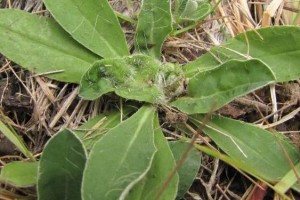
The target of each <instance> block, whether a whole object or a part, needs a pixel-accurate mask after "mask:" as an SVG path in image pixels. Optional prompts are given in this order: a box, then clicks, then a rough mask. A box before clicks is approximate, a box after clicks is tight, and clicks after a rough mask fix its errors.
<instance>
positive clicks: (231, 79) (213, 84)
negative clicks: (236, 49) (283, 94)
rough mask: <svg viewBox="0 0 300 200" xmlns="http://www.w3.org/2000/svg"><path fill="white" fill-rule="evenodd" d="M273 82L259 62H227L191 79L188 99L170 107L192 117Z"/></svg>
mask: <svg viewBox="0 0 300 200" xmlns="http://www.w3.org/2000/svg"><path fill="white" fill-rule="evenodd" d="M274 80H275V77H274V75H273V73H272V72H271V71H270V69H269V68H268V67H267V66H266V65H265V64H264V63H262V62H261V61H259V60H255V59H252V60H247V61H239V60H230V61H228V62H226V63H224V64H222V65H220V66H218V67H216V68H214V69H210V70H208V71H202V72H201V73H196V74H195V75H194V76H193V77H191V79H190V81H189V83H188V87H187V95H186V96H183V97H179V98H178V99H177V100H176V101H174V102H172V103H171V105H172V106H175V107H177V108H178V109H179V110H181V111H183V112H186V113H189V114H192V113H207V112H209V111H210V110H211V108H212V107H213V108H214V109H218V108H220V107H222V106H223V105H225V104H226V103H228V102H230V101H232V100H233V99H235V98H236V97H238V96H242V95H245V94H247V93H249V92H251V91H254V90H255V89H258V88H260V87H263V86H265V85H267V84H269V83H271V82H273V81H274Z"/></svg>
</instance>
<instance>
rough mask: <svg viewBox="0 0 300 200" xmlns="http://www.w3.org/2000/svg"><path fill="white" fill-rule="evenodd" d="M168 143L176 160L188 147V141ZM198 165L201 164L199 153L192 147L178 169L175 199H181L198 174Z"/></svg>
mask: <svg viewBox="0 0 300 200" xmlns="http://www.w3.org/2000/svg"><path fill="white" fill-rule="evenodd" d="M169 145H170V148H171V150H172V153H173V155H174V157H175V160H176V161H177V162H178V160H179V159H180V158H181V156H182V154H183V153H184V151H185V150H186V149H187V148H188V146H189V143H186V142H182V141H176V142H169ZM200 165H201V154H200V152H199V151H198V150H197V149H195V148H192V149H191V151H190V152H189V154H188V156H187V157H186V160H185V162H184V163H183V165H182V167H181V168H180V169H179V171H178V175H179V185H178V194H177V197H176V199H177V200H179V199H181V198H182V197H183V196H184V194H185V193H186V192H187V191H188V190H189V189H190V187H191V186H192V184H193V182H194V180H195V178H196V176H197V174H198V171H199V168H200Z"/></svg>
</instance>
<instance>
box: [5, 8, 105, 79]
mask: <svg viewBox="0 0 300 200" xmlns="http://www.w3.org/2000/svg"><path fill="white" fill-rule="evenodd" d="M0 52H1V53H2V54H4V55H5V56H7V57H8V58H9V59H11V60H13V61H14V62H16V63H17V64H19V65H21V66H22V67H24V68H26V69H28V70H30V71H32V72H35V73H38V74H40V73H45V74H48V75H47V76H48V77H50V78H52V79H56V80H59V81H65V82H73V83H79V81H80V78H81V76H82V74H83V73H84V72H85V71H86V70H87V69H88V68H89V67H90V65H91V63H93V62H94V61H95V60H97V59H99V57H97V56H96V55H95V54H93V53H91V52H90V51H88V50H86V49H85V48H83V47H82V46H81V45H80V44H78V43H77V42H76V41H74V40H73V39H72V38H71V37H70V36H69V35H68V34H67V33H66V32H65V31H64V30H63V29H62V28H61V27H60V26H59V25H58V24H57V23H56V22H54V21H53V20H52V19H50V18H45V17H40V16H37V15H33V14H29V13H26V12H24V11H19V10H8V9H1V10H0Z"/></svg>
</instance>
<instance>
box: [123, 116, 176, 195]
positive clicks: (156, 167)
mask: <svg viewBox="0 0 300 200" xmlns="http://www.w3.org/2000/svg"><path fill="white" fill-rule="evenodd" d="M154 121H155V122H154V123H155V124H154V125H155V126H154V144H155V146H156V147H157V152H156V154H155V156H154V158H153V162H152V164H151V168H150V170H149V171H148V173H147V175H146V176H145V177H144V178H143V179H142V180H141V181H139V182H138V184H136V185H135V186H134V187H133V188H132V189H131V190H130V191H129V193H128V195H127V196H126V198H125V199H127V200H140V199H143V200H154V199H155V198H157V199H168V200H171V199H175V196H176V193H177V187H178V175H177V173H176V174H175V175H174V176H173V178H172V180H171V181H170V183H169V184H168V186H167V187H166V188H165V189H164V191H163V192H162V194H161V195H160V196H159V198H158V192H159V191H160V190H161V188H162V187H163V184H164V183H165V180H166V179H167V178H168V176H169V174H170V173H171V171H172V170H173V168H174V167H175V165H176V163H175V160H174V157H173V154H172V152H171V150H170V147H169V145H168V142H167V140H166V138H165V137H164V135H163V133H162V131H161V128H160V125H159V121H158V116H157V115H156V117H155V120H154Z"/></svg>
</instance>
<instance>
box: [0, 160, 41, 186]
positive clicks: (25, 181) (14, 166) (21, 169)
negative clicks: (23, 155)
mask: <svg viewBox="0 0 300 200" xmlns="http://www.w3.org/2000/svg"><path fill="white" fill-rule="evenodd" d="M37 170H38V162H25V161H13V162H10V163H8V164H6V165H4V166H3V168H2V169H1V174H0V182H4V183H9V184H11V185H13V186H15V187H30V186H33V185H35V184H36V182H37Z"/></svg>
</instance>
